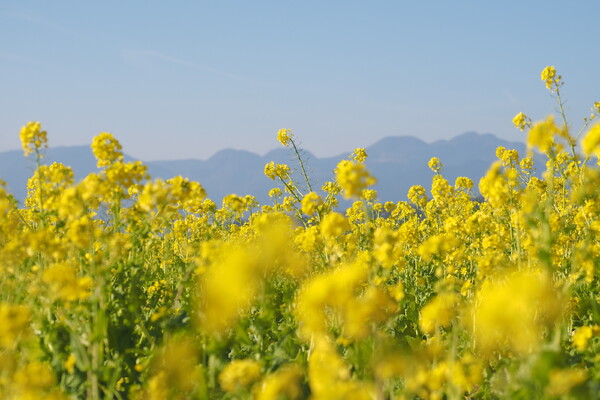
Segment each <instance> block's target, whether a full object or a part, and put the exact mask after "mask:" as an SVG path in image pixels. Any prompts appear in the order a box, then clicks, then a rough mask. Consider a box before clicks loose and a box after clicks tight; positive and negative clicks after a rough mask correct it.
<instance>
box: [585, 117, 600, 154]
mask: <svg viewBox="0 0 600 400" xmlns="http://www.w3.org/2000/svg"><path fill="white" fill-rule="evenodd" d="M581 146H582V148H583V152H584V153H585V155H586V156H591V155H592V154H594V155H595V156H596V158H598V159H600V122H598V123H596V124H595V125H594V126H592V127H591V128H590V130H589V131H588V133H587V134H586V135H585V137H584V138H583V140H582V141H581Z"/></svg>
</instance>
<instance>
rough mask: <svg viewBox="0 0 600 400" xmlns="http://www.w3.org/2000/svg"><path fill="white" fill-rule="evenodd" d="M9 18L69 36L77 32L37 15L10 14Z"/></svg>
mask: <svg viewBox="0 0 600 400" xmlns="http://www.w3.org/2000/svg"><path fill="white" fill-rule="evenodd" d="M9 16H10V17H11V18H14V19H18V20H20V21H23V22H27V23H30V24H33V25H38V26H41V27H43V28H47V29H50V30H53V31H56V32H61V33H65V34H68V35H74V34H75V32H73V31H71V30H69V29H67V28H65V27H64V26H62V25H60V24H57V23H56V22H54V21H51V20H49V19H46V18H42V17H38V16H36V15H31V14H25V13H21V12H13V13H10V14H9Z"/></svg>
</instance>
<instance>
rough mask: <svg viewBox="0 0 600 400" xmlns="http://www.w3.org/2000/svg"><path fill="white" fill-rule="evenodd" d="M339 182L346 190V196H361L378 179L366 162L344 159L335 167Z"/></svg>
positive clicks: (347, 197)
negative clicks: (368, 169)
mask: <svg viewBox="0 0 600 400" xmlns="http://www.w3.org/2000/svg"><path fill="white" fill-rule="evenodd" d="M335 173H336V178H337V183H338V184H339V185H340V187H341V188H342V190H343V191H344V198H346V199H349V198H351V197H359V196H360V194H361V193H362V191H363V190H364V189H366V188H367V187H368V186H371V185H374V184H375V183H376V182H377V180H376V179H375V178H374V177H373V176H372V175H371V174H370V173H369V171H367V168H366V167H365V165H364V164H362V163H358V162H352V161H349V160H343V161H341V162H340V163H339V164H338V165H337V168H336V169H335Z"/></svg>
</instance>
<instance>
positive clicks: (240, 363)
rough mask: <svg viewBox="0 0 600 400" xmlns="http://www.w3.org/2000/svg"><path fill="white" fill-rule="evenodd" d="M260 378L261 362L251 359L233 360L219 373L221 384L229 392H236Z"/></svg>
mask: <svg viewBox="0 0 600 400" xmlns="http://www.w3.org/2000/svg"><path fill="white" fill-rule="evenodd" d="M259 379H260V364H259V363H258V361H255V360H251V359H244V360H233V361H232V362H230V363H229V364H227V365H226V366H225V368H223V371H221V373H220V374H219V385H221V388H222V389H223V390H225V391H226V392H228V393H235V392H237V391H238V390H239V389H241V388H245V387H248V386H250V385H251V384H253V383H254V382H256V381H258V380H259Z"/></svg>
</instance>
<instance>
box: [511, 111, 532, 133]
mask: <svg viewBox="0 0 600 400" xmlns="http://www.w3.org/2000/svg"><path fill="white" fill-rule="evenodd" d="M512 122H513V124H514V125H515V127H516V128H518V129H520V130H521V131H523V130H524V129H525V128H529V127H530V126H531V120H530V119H529V117H528V116H527V115H525V114H523V113H522V112H520V113H518V114H517V115H515V117H514V118H513V120H512Z"/></svg>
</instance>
